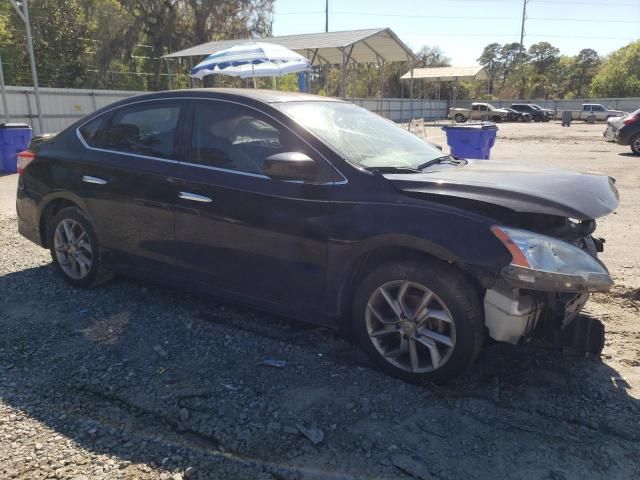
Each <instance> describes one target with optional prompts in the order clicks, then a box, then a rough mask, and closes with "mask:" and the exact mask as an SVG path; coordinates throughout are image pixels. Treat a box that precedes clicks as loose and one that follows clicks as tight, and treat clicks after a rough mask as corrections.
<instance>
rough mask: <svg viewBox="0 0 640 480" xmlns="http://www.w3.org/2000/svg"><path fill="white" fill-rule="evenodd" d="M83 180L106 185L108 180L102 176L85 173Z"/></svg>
mask: <svg viewBox="0 0 640 480" xmlns="http://www.w3.org/2000/svg"><path fill="white" fill-rule="evenodd" d="M82 181H83V182H85V183H95V184H96V185H106V184H107V181H106V180H103V179H102V178H98V177H92V176H90V175H85V176H84V177H82Z"/></svg>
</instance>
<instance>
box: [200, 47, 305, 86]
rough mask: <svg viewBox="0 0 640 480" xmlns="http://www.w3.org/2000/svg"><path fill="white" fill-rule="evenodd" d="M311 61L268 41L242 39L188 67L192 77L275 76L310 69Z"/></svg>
mask: <svg viewBox="0 0 640 480" xmlns="http://www.w3.org/2000/svg"><path fill="white" fill-rule="evenodd" d="M309 68H311V67H310V64H309V60H307V59H306V58H305V57H303V56H302V55H300V54H298V53H296V52H294V51H293V50H289V49H288V48H285V47H282V46H280V45H274V44H271V43H257V42H256V43H243V44H241V45H235V46H233V47H231V48H227V49H225V50H220V51H219V52H218V53H214V54H212V55H209V56H208V57H207V58H205V59H204V60H203V61H202V62H200V63H199V64H198V65H196V66H195V67H193V69H192V70H191V76H192V77H193V78H200V79H201V78H202V77H204V76H206V75H211V74H212V73H223V74H225V75H230V76H232V77H240V78H251V77H274V76H280V75H285V74H287V73H296V72H303V71H305V70H309Z"/></svg>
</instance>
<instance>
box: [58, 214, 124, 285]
mask: <svg viewBox="0 0 640 480" xmlns="http://www.w3.org/2000/svg"><path fill="white" fill-rule="evenodd" d="M47 235H48V238H47V241H48V245H49V247H50V250H51V258H52V259H53V264H54V265H55V267H56V270H57V271H58V273H59V274H60V275H61V276H62V278H63V279H64V281H65V282H67V283H68V284H70V285H72V286H74V287H77V288H88V287H91V286H94V285H97V284H100V283H104V282H106V281H108V280H110V279H111V278H112V277H113V274H111V273H110V272H107V271H105V270H104V269H103V268H102V266H101V262H100V249H99V244H98V237H97V236H96V234H95V231H94V228H93V225H92V224H91V222H90V221H89V219H88V218H87V217H86V216H85V214H84V213H83V212H82V210H80V209H79V208H77V207H68V208H63V209H62V210H60V211H59V212H58V213H57V214H56V215H55V216H54V217H53V218H51V219H50V220H49V222H48V228H47Z"/></svg>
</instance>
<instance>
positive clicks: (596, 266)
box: [491, 226, 613, 292]
mask: <svg viewBox="0 0 640 480" xmlns="http://www.w3.org/2000/svg"><path fill="white" fill-rule="evenodd" d="M491 231H492V232H493V234H494V235H495V236H496V237H497V238H498V240H500V241H501V242H502V244H503V245H504V246H505V247H506V249H507V250H509V253H511V256H512V257H513V258H512V260H511V263H510V264H509V265H507V266H506V267H504V268H503V269H502V277H503V278H504V279H505V280H506V281H507V282H509V283H510V284H512V285H513V286H515V287H519V288H527V289H530V290H542V291H550V292H585V291H588V292H605V291H607V290H609V289H610V288H611V286H612V285H613V280H612V279H611V276H610V275H609V272H608V270H607V268H606V267H605V266H604V265H603V264H602V262H600V260H598V259H597V258H595V257H593V256H591V255H590V254H589V253H587V252H586V251H584V250H581V249H580V248H578V247H576V246H574V245H572V244H570V243H567V242H563V241H562V240H558V239H556V238H552V237H547V236H545V235H540V234H537V233H533V232H529V231H527V230H520V229H517V228H508V227H502V226H500V227H498V226H493V227H491Z"/></svg>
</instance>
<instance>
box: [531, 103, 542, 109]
mask: <svg viewBox="0 0 640 480" xmlns="http://www.w3.org/2000/svg"><path fill="white" fill-rule="evenodd" d="M530 105H531V106H532V107H533V108H535V109H536V110H542V107H541V106H540V105H536V104H535V103H531V104H530Z"/></svg>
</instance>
